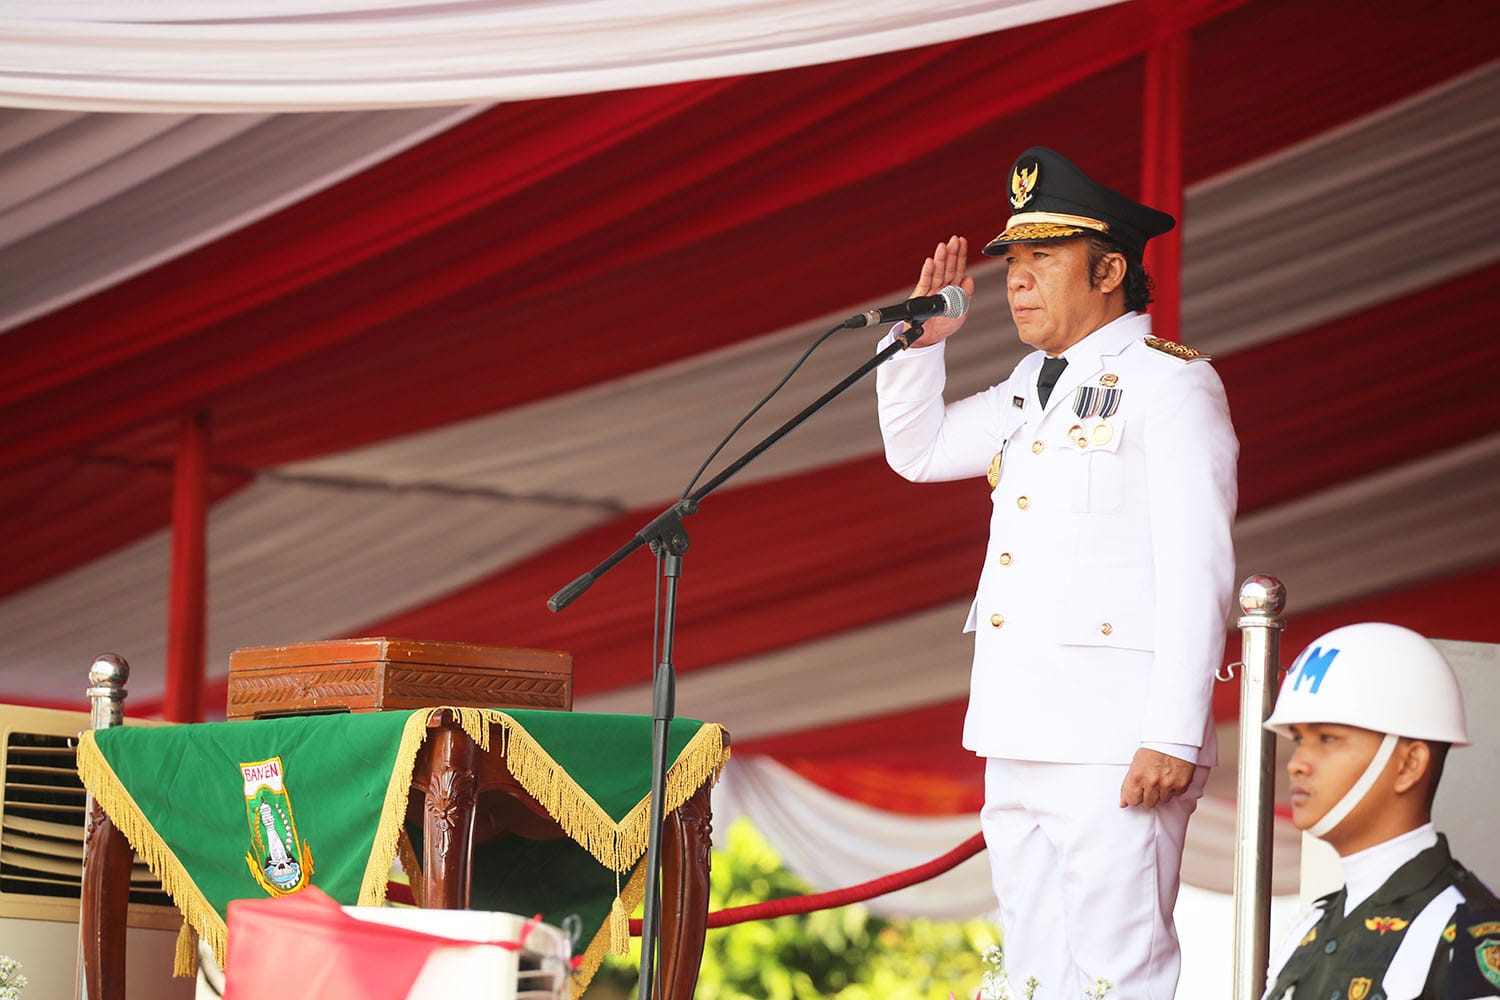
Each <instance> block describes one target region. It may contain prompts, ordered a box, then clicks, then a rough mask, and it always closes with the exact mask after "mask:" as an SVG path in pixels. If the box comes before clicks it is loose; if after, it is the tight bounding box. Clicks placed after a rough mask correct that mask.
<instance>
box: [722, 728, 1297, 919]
mask: <svg viewBox="0 0 1500 1000" xmlns="http://www.w3.org/2000/svg"><path fill="white" fill-rule="evenodd" d="M1237 738H1238V728H1237V727H1235V726H1227V727H1225V731H1224V732H1223V733H1221V735H1220V743H1221V746H1222V748H1223V750H1224V751H1226V752H1227V753H1226V757H1225V759H1226V760H1228V761H1230V762H1231V763H1229V764H1226V765H1225V766H1224V767H1221V768H1219V769H1217V770H1216V771H1215V772H1214V776H1213V783H1212V787H1211V788H1210V789H1209V791H1208V792H1207V793H1206V794H1205V795H1204V797H1203V798H1202V799H1201V800H1200V801H1199V803H1198V808H1197V810H1196V811H1195V812H1194V813H1193V818H1192V821H1191V822H1190V823H1189V824H1188V836H1187V844H1186V846H1185V847H1184V850H1183V864H1182V876H1183V881H1184V882H1185V883H1186V884H1188V885H1192V886H1196V887H1197V888H1199V889H1205V890H1208V891H1210V892H1218V893H1230V892H1232V891H1233V890H1234V864H1233V859H1234V849H1235V841H1236V829H1235V806H1234V798H1233V796H1234V791H1235V776H1234V767H1233V763H1232V762H1233V760H1234V757H1235V754H1234V752H1233V751H1234V748H1235V740H1237ZM741 816H749V817H753V822H754V824H755V828H756V829H757V830H759V831H760V832H761V834H762V835H764V836H765V838H766V840H767V841H769V842H770V843H771V845H772V846H773V847H774V848H776V851H777V853H779V854H781V856H782V860H783V861H785V862H786V866H787V868H789V869H790V870H792V871H794V872H796V873H797V874H798V875H800V876H802V878H804V879H806V880H807V881H808V883H810V884H811V885H812V886H813V887H814V888H815V889H816V890H818V891H820V892H827V891H829V890H833V889H842V888H846V887H848V886H854V885H859V884H861V883H863V882H868V881H870V880H871V879H876V878H880V877H882V876H885V875H891V874H894V873H896V872H901V871H905V870H907V869H909V868H914V867H916V866H918V865H921V864H925V863H926V862H928V861H931V860H932V859H934V858H937V857H940V856H941V855H943V854H946V853H947V852H948V851H950V850H952V849H953V848H955V847H957V846H958V845H959V844H961V843H963V842H964V841H965V840H967V839H969V837H971V836H973V835H974V834H975V833H978V832H979V816H978V814H977V813H975V814H969V815H962V816H943V817H921V816H903V815H899V814H897V813H890V812H885V811H884V810H880V809H875V808H872V807H870V806H866V805H862V804H860V803H857V802H850V801H849V800H847V799H843V798H840V797H839V796H837V795H834V794H833V793H831V792H828V791H826V790H824V789H822V788H819V787H818V786H817V785H815V784H813V783H812V782H810V781H807V780H806V779H804V778H802V777H800V776H799V775H797V774H796V773H795V772H793V771H791V770H789V769H788V768H786V767H784V766H782V765H781V764H778V763H777V762H776V761H774V760H772V759H770V758H768V757H760V756H751V757H744V756H741V757H735V758H734V759H733V760H731V761H730V762H729V765H728V766H727V767H725V769H724V775H723V778H722V779H721V780H720V782H719V784H718V786H717V787H716V788H715V789H714V830H715V836H716V837H722V836H723V834H724V832H725V831H726V830H728V828H729V825H730V824H731V823H733V822H734V821H735V820H736V819H738V818H740V817H741ZM1272 837H1273V851H1272V856H1273V858H1274V869H1273V872H1272V879H1271V890H1272V892H1273V893H1274V894H1276V895H1287V894H1295V893H1296V891H1297V882H1298V878H1299V867H1300V864H1301V834H1299V833H1298V832H1297V830H1296V828H1295V827H1293V826H1292V824H1291V822H1290V821H1289V820H1286V819H1284V818H1282V817H1279V816H1278V817H1276V819H1275V821H1274V824H1273V828H1272ZM865 905H866V906H868V907H869V908H870V910H871V912H873V913H878V914H905V915H908V916H925V917H934V918H937V919H944V920H963V919H968V918H971V917H978V916H983V915H984V914H987V913H990V912H991V911H993V910H994V909H995V894H994V890H993V889H992V888H991V886H990V878H989V862H988V860H987V858H986V857H985V854H984V853H983V852H981V853H980V854H979V855H978V856H976V857H974V858H970V859H969V860H967V861H965V862H963V863H962V864H960V865H958V866H957V867H955V868H954V869H953V870H951V871H949V872H947V873H945V874H943V875H939V876H937V877H935V878H933V879H931V880H929V881H926V882H920V883H918V884H916V885H913V886H911V887H909V888H906V889H902V890H901V891H900V892H895V893H891V894H889V895H886V896H880V897H876V898H875V899H872V900H870V901H869V902H867V903H866V904H865Z"/></svg>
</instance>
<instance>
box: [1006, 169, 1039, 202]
mask: <svg viewBox="0 0 1500 1000" xmlns="http://www.w3.org/2000/svg"><path fill="white" fill-rule="evenodd" d="M1041 169H1042V166H1041V164H1039V163H1033V164H1032V165H1031V169H1030V170H1026V169H1024V168H1023V167H1022V166H1021V165H1020V164H1019V163H1018V164H1016V167H1015V169H1014V170H1012V171H1011V172H1010V207H1011V208H1020V207H1022V206H1023V205H1025V204H1026V203H1027V202H1028V201H1030V200H1031V196H1032V195H1033V194H1034V193H1036V175H1037V174H1038V173H1040V172H1041Z"/></svg>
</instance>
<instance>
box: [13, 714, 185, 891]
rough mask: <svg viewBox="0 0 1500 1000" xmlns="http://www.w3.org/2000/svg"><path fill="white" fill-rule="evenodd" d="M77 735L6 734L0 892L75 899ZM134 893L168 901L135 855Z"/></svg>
mask: <svg viewBox="0 0 1500 1000" xmlns="http://www.w3.org/2000/svg"><path fill="white" fill-rule="evenodd" d="M76 746H77V743H76V740H75V739H73V738H71V737H68V736H59V735H52V734H45V733H27V732H15V731H12V732H10V733H7V734H6V740H5V758H4V762H5V768H4V773H3V775H0V778H3V787H4V790H5V795H4V805H3V807H0V895H5V894H8V893H14V894H19V895H26V896H51V897H58V898H63V899H77V898H79V896H80V894H81V892H82V886H83V832H84V809H85V806H86V803H87V800H88V793H87V792H86V791H85V790H84V787H83V783H82V782H81V781H79V780H78V755H77V749H76ZM130 901H131V902H132V903H149V904H152V905H157V906H170V905H172V903H171V900H170V899H169V898H168V897H167V895H166V893H164V892H163V891H162V889H161V884H160V883H159V882H158V881H157V880H156V878H155V876H153V875H152V874H151V872H150V871H149V870H147V868H146V866H145V865H144V864H143V863H142V862H141V861H140V860H139V859H137V860H136V864H135V867H134V868H133V869H132V871H131V874H130Z"/></svg>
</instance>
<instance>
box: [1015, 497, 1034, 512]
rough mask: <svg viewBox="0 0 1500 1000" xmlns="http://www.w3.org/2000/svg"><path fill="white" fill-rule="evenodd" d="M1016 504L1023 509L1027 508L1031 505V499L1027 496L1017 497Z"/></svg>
mask: <svg viewBox="0 0 1500 1000" xmlns="http://www.w3.org/2000/svg"><path fill="white" fill-rule="evenodd" d="M1016 506H1017V507H1019V508H1021V509H1022V510H1025V509H1026V508H1027V507H1030V506H1031V501H1030V500H1028V499H1027V498H1026V497H1016Z"/></svg>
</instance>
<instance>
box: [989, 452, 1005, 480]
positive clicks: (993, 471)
mask: <svg viewBox="0 0 1500 1000" xmlns="http://www.w3.org/2000/svg"><path fill="white" fill-rule="evenodd" d="M1004 457H1005V452H1003V451H997V452H995V457H994V458H992V459H990V471H989V472H987V473H985V476H984V478H986V479H988V480H989V481H990V489H994V488H995V487H996V486H999V485H1000V460H1001V459H1002V458H1004Z"/></svg>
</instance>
